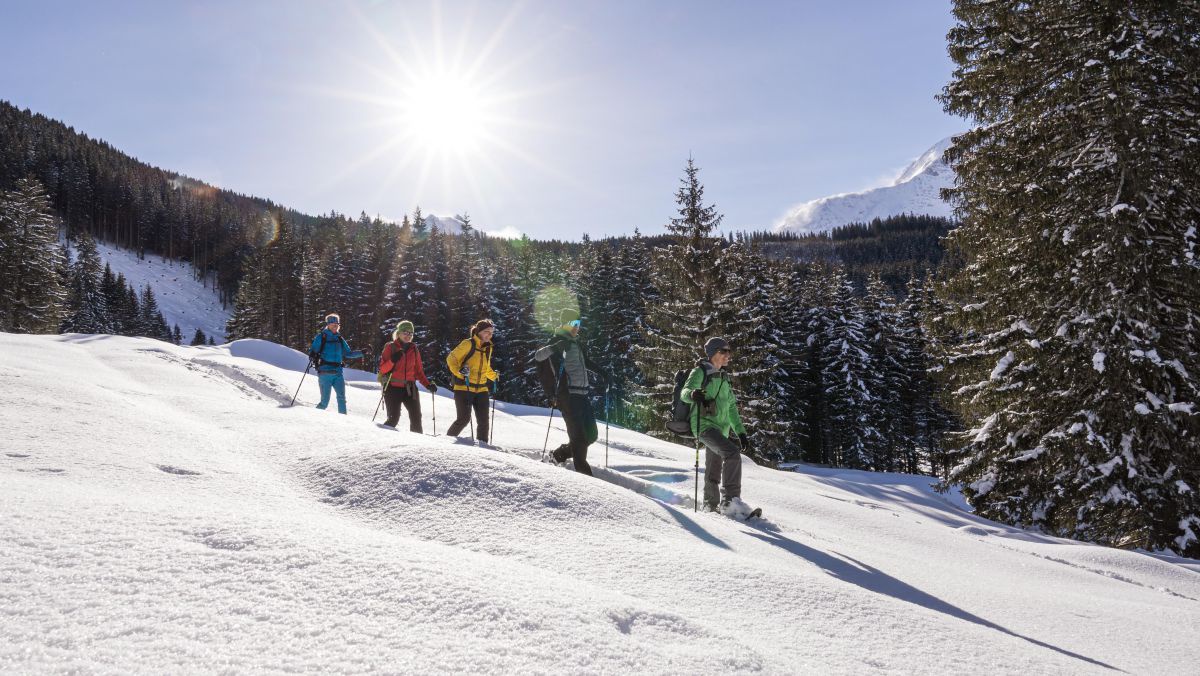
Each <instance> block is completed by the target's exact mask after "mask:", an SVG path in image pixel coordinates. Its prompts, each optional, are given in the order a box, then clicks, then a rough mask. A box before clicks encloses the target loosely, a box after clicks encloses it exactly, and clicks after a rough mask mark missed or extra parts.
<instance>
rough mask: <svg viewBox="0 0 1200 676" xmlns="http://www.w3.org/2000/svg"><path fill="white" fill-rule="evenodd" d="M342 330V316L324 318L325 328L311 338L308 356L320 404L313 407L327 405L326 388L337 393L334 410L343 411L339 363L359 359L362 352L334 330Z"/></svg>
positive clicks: (344, 397)
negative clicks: (319, 389) (314, 376)
mask: <svg viewBox="0 0 1200 676" xmlns="http://www.w3.org/2000/svg"><path fill="white" fill-rule="evenodd" d="M341 330H342V319H341V317H338V316H337V315H328V316H326V317H325V328H324V329H322V330H321V332H320V333H318V334H317V336H316V337H315V338H313V342H312V349H310V350H309V351H308V358H309V360H310V362H311V363H312V365H313V366H315V367H316V368H317V384H319V385H320V387H321V403H319V404H317V408H319V409H321V410H325V407H327V406H329V391H330V390H333V391H334V392H337V405H338V413H341V414H343V415H345V413H346V380H345V378H343V377H342V366H343V362H345V361H346V360H347V359H361V358H362V356H363V353H362V352H360V351H358V350H351V349H350V344H349V343H347V342H346V339H345V338H343V337H342V334H340V333H338V332H339V331H341Z"/></svg>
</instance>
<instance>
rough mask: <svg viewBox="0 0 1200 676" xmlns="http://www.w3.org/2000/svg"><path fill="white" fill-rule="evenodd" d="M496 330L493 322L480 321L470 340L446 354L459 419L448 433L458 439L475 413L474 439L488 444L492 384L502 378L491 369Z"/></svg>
mask: <svg viewBox="0 0 1200 676" xmlns="http://www.w3.org/2000/svg"><path fill="white" fill-rule="evenodd" d="M495 331H496V327H495V325H494V324H492V321H491V320H490V319H480V320H479V321H477V322H475V325H474V326H472V327H471V337H470V338H467V339H466V340H464V341H462V342H461V343H459V344H458V347H456V348H454V349H453V350H451V351H450V354H448V355H446V365H447V366H448V367H450V377H451V378H452V379H453V381H454V408H455V411H456V412H457V413H458V417H457V418H456V419H455V420H454V423H453V424H452V425H450V429H448V430H446V434H448V435H450V436H452V437H457V436H458V433H459V432H462V431H463V428H464V427H466V426H467V425H468V424H469V423H470V422H471V412H472V411H474V412H475V437H476V438H477V439H479V440H480V441H482V442H484V443H485V444H486V443H487V441H488V439H489V437H488V432H489V431H490V430H489V429H488V404H489V403H490V401H491V396H490V395H491V389H492V384H493V383H495V382H496V379H497V378H499V377H500V376H499V375H498V374H497V373H496V372H495V371H494V370H492V335H493V334H494V333H495Z"/></svg>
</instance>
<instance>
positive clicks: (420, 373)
mask: <svg viewBox="0 0 1200 676" xmlns="http://www.w3.org/2000/svg"><path fill="white" fill-rule="evenodd" d="M413 356H414V357H416V359H417V366H416V369H414V370H415V374H416V376H417V380H419V381H421V384H422V385H424V386H425V389H427V390H429V389H432V388H431V387H430V386H429V378H427V377H425V364H423V363H422V362H421V350H420V349H418V348H417V346H416V345H413Z"/></svg>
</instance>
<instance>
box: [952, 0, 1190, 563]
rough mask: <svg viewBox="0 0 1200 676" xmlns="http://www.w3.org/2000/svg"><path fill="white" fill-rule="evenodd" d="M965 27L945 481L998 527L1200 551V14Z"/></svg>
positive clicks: (1109, 12)
mask: <svg viewBox="0 0 1200 676" xmlns="http://www.w3.org/2000/svg"><path fill="white" fill-rule="evenodd" d="M954 14H955V17H956V19H957V22H958V23H957V25H956V26H955V27H954V28H953V29H952V31H951V32H950V35H949V39H950V54H951V57H952V58H953V60H954V62H955V64H956V69H955V72H954V76H953V79H952V81H951V83H950V84H949V85H948V86H947V87H946V89H945V92H944V93H943V95H942V102H943V104H944V105H945V108H946V110H947V111H948V112H950V113H955V114H959V115H963V116H965V117H968V118H970V119H972V120H973V121H974V122H975V123H977V125H978V126H976V127H975V128H974V129H973V130H972V131H970V132H968V133H966V134H964V135H962V136H959V137H957V138H956V140H955V146H954V147H953V148H952V150H951V151H950V152H949V153H948V158H949V159H950V161H951V163H952V164H953V166H954V168H955V170H956V173H957V178H958V183H957V187H956V189H955V190H953V191H951V195H950V196H951V197H952V199H953V200H954V203H955V205H956V210H957V215H958V216H959V217H960V219H961V221H962V225H961V226H960V227H959V228H957V229H956V230H955V231H953V232H952V233H951V235H950V238H949V243H950V245H951V246H952V247H953V249H952V251H953V252H954V254H955V255H956V257H959V258H961V260H962V261H963V265H962V267H961V269H960V270H959V271H958V272H957V273H956V274H955V275H954V276H953V277H951V278H950V279H949V280H948V282H947V284H946V285H944V287H943V289H942V293H943V294H944V297H945V298H946V300H947V301H948V302H951V303H953V304H954V306H953V307H952V308H951V313H950V314H951V316H950V322H951V325H952V326H954V327H956V328H958V329H959V330H960V331H961V332H962V334H963V336H964V342H963V343H962V345H961V346H959V348H958V349H956V350H954V351H952V352H951V353H950V354H949V355H948V356H947V359H946V362H945V368H946V373H947V375H948V378H949V382H950V384H951V387H952V388H953V389H954V391H955V394H956V398H955V400H954V405H955V408H956V410H957V411H958V412H959V413H960V414H961V415H962V416H963V417H964V419H965V421H966V422H967V424H968V425H969V426H970V427H971V429H970V430H968V431H967V432H965V433H963V434H962V435H961V436H960V437H959V439H958V449H957V452H958V463H959V464H958V465H957V466H956V467H955V468H954V470H953V471H952V472H951V474H950V479H951V481H953V482H955V483H959V484H961V485H963V487H964V488H963V490H964V494H965V495H966V496H967V498H968V499H969V500H970V501H971V503H972V504H973V505H974V507H975V509H976V511H977V513H979V514H980V515H982V516H985V517H987V518H991V519H997V520H1001V521H1006V522H1009V523H1014V524H1019V525H1022V526H1027V527H1034V528H1039V529H1042V530H1044V531H1046V532H1049V533H1053V534H1056V535H1062V536H1070V537H1077V538H1082V539H1085V540H1090V541H1094V542H1100V543H1104V544H1110V545H1115V546H1123V547H1142V548H1146V549H1150V550H1156V549H1163V548H1169V549H1174V550H1175V551H1177V552H1180V553H1182V554H1185V555H1187V556H1200V415H1197V413H1200V411H1198V410H1197V408H1198V407H1200V381H1198V380H1197V379H1198V378H1200V356H1198V354H1197V349H1196V344H1197V341H1196V336H1197V335H1198V333H1200V293H1197V292H1196V290H1197V289H1200V267H1198V266H1197V264H1196V249H1197V231H1198V230H1200V165H1198V164H1197V162H1196V156H1197V155H1196V153H1197V141H1196V138H1195V137H1196V134H1195V130H1196V120H1195V115H1196V111H1197V110H1200V9H1198V8H1197V5H1196V3H1195V2H1185V3H1162V2H1152V1H1149V0H1128V1H1126V2H1120V3H1093V2H1086V3H1085V2H1081V1H1080V0H1056V1H1047V2H1037V3H1026V2H1016V1H1010V2H994V1H991V0H989V1H984V0H957V1H956V2H955V3H954Z"/></svg>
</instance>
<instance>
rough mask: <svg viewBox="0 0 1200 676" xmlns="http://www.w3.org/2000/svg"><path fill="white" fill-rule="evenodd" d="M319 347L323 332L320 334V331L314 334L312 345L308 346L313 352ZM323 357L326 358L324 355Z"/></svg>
mask: <svg viewBox="0 0 1200 676" xmlns="http://www.w3.org/2000/svg"><path fill="white" fill-rule="evenodd" d="M319 349H321V334H320V332H318V333H317V335H315V336H313V342H312V345H311V346H310V347H309V348H308V351H309V352H310V353H311V352H316V351H317V350H319ZM322 358H324V357H322Z"/></svg>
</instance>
